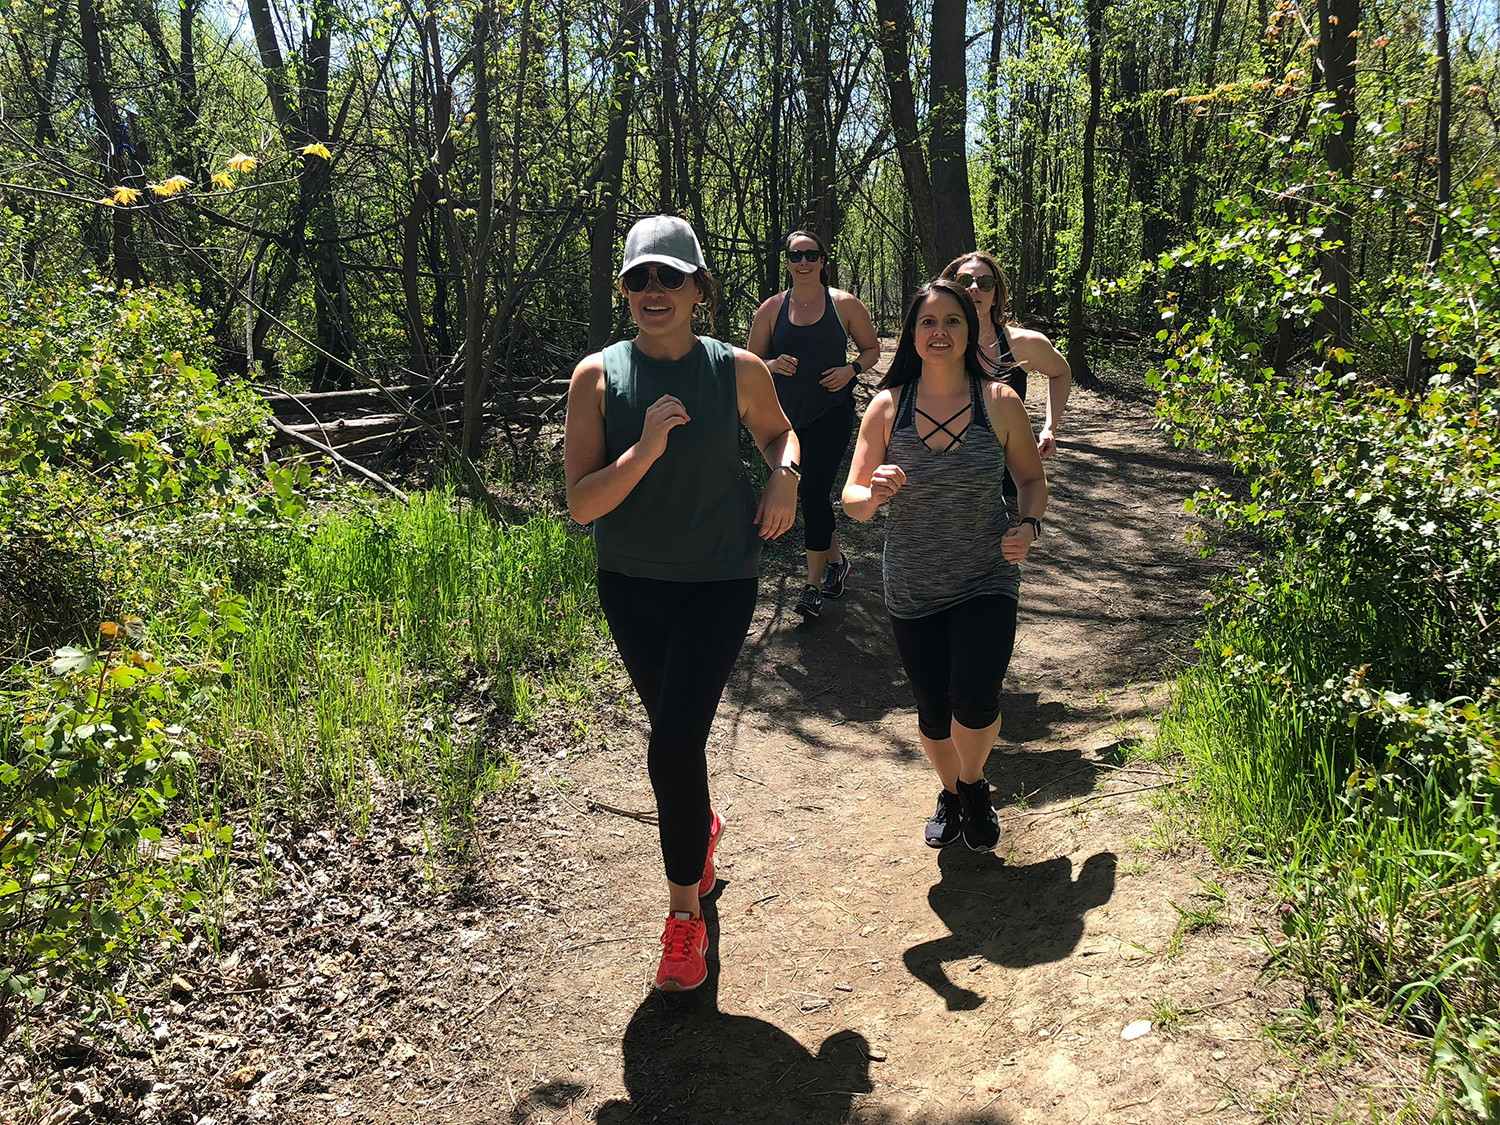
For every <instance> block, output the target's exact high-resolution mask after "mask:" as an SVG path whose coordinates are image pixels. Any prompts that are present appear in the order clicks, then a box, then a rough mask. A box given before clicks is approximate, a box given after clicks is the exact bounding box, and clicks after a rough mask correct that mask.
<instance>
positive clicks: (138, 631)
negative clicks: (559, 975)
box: [0, 285, 600, 1042]
mask: <svg viewBox="0 0 1500 1125" xmlns="http://www.w3.org/2000/svg"><path fill="white" fill-rule="evenodd" d="M10 299H11V301H12V304H11V305H10V306H9V307H8V308H6V309H4V310H0V311H3V313H4V315H3V316H0V360H3V361H4V362H3V367H0V371H3V374H4V385H3V386H0V391H3V395H0V575H5V574H16V575H19V576H20V579H21V581H19V582H17V583H14V584H10V585H7V587H6V595H7V596H6V597H4V598H0V611H3V616H4V621H3V624H4V625H5V626H6V628H5V631H4V634H3V638H0V660H3V661H5V663H4V664H0V1042H3V1041H4V1040H5V1039H6V1037H7V1036H8V1035H9V1034H10V1033H11V1032H12V1031H13V1030H14V1028H15V1027H16V1026H17V1022H18V1019H19V1018H20V1017H21V1016H22V1015H24V1014H25V1013H26V1012H27V1011H33V1010H36V1009H37V1007H38V1006H40V1005H42V1004H44V1003H46V1002H48V1000H49V998H50V999H53V1000H56V999H59V998H66V999H67V1002H70V1003H73V1004H75V1005H76V1006H80V1007H83V1008H86V1009H87V1008H90V1006H91V1005H92V1006H98V1005H100V1004H103V1005H107V1006H116V1007H117V1006H119V1005H122V1004H124V1003H125V1001H124V1000H123V998H122V997H121V996H119V995H116V994H115V992H114V990H113V989H112V985H111V982H112V981H114V980H117V979H119V973H120V971H121V969H122V968H124V967H127V966H129V965H130V964H131V963H133V961H135V960H140V959H146V958H150V957H153V956H156V955H158V954H159V953H160V951H161V949H162V944H163V943H170V942H172V941H175V940H177V939H178V938H180V937H181V936H182V934H183V932H184V931H185V930H187V929H188V927H189V925H190V924H191V923H194V922H202V923H203V924H204V925H206V926H208V927H209V928H210V929H211V926H212V918H213V917H214V916H215V915H216V913H217V912H218V911H219V910H220V909H221V908H222V902H223V896H224V894H225V892H226V890H228V889H229V888H228V884H227V881H226V880H227V878H228V874H229V867H228V865H227V863H226V859H227V857H228V856H229V855H231V854H239V855H241V856H249V857H252V858H253V857H254V855H255V854H256V849H257V847H258V846H259V844H258V840H259V838H260V837H262V836H263V834H264V833H265V832H266V831H267V829H268V826H269V825H270V824H271V823H272V822H273V821H274V822H279V823H292V824H297V823H301V824H304V825H310V824H313V823H322V822H324V821H326V820H327V819H328V818H329V817H330V816H333V817H337V818H342V819H343V821H344V822H345V823H346V825H348V827H349V828H350V829H352V830H356V831H358V830H362V829H363V828H364V827H365V826H366V825H367V824H368V823H369V820H370V818H371V817H372V816H374V815H378V814H379V813H381V812H383V811H386V810H387V809H390V808H392V807H395V806H392V805H391V804H390V803H389V802H386V801H382V800H381V799H380V794H381V793H382V792H388V791H394V794H395V796H396V798H397V803H398V806H399V808H400V809H401V810H402V811H401V815H414V816H415V817H416V818H417V820H418V821H419V822H420V824H421V825H422V828H423V833H424V835H425V836H426V837H427V839H428V840H429V841H430V852H431V861H432V862H431V865H430V869H431V870H433V871H434V873H435V874H436V875H439V876H442V877H446V876H443V873H444V872H451V873H453V874H455V875H457V876H458V877H459V878H463V874H462V873H463V870H464V869H465V867H466V866H467V865H469V864H470V863H471V862H472V860H473V858H474V847H475V825H476V815H477V810H478V807H479V803H480V801H481V800H482V799H483V797H484V796H485V795H486V794H487V793H490V792H493V791H495V790H496V789H498V788H501V787H503V786H505V785H507V784H510V783H511V782H512V781H514V780H515V778H516V777H517V774H518V772H519V769H520V763H519V762H518V760H517V759H516V757H515V756H514V755H513V753H512V751H511V749H510V747H513V746H514V745H516V744H517V742H518V738H517V733H518V732H523V731H534V729H535V725H536V723H537V722H538V720H539V718H540V716H541V715H542V714H543V708H544V705H545V703H546V701H547V699H548V698H549V697H550V696H552V695H554V694H556V695H559V696H563V697H567V698H576V697H577V695H578V693H579V691H580V684H581V683H582V682H584V681H585V679H586V673H587V671H588V670H589V669H590V668H591V667H592V663H591V662H592V660H593V658H594V655H595V652H596V645H595V641H596V637H597V634H598V630H599V620H600V619H599V613H598V609H597V604H596V601H595V597H594V594H593V584H592V581H591V580H590V576H591V572H592V569H593V562H592V558H593V555H592V546H591V544H590V543H589V541H588V540H587V538H586V537H583V536H580V535H577V534H574V533H572V532H570V530H569V528H568V527H567V525H566V524H565V523H564V522H563V521H561V520H559V519H557V518H556V517H554V516H550V515H538V516H535V517H534V518H531V519H529V520H526V521H525V522H521V523H512V524H506V525H502V524H498V523H495V522H493V521H491V520H489V519H488V518H487V517H486V516H484V515H483V514H481V513H479V512H477V511H476V510H475V509H474V508H473V507H471V506H469V505H467V504H466V503H463V502H461V501H460V500H459V499H458V498H457V497H455V496H454V495H453V494H451V493H449V492H447V491H443V490H437V491H432V492H427V493H417V494H414V495H413V496H412V497H411V502H410V503H409V504H408V505H402V504H400V503H397V502H395V501H389V500H384V499H382V500H379V501H374V500H371V499H369V498H368V497H366V496H364V495H363V494H361V493H357V492H351V491H347V490H344V489H342V488H340V487H338V486H335V485H333V484H329V483H327V482H324V481H321V480H315V479H314V478H313V477H312V475H311V474H310V473H309V471H308V470H307V469H306V468H305V467H304V468H300V469H291V468H284V467H282V466H279V465H278V464H277V463H276V462H274V461H267V460H265V459H264V458H263V451H264V449H265V436H264V435H265V433H266V428H265V426H264V422H263V419H264V413H265V410H264V406H263V405H262V404H261V403H260V400H259V399H258V397H257V396H256V395H255V394H254V392H253V391H251V390H250V389H249V388H248V387H247V386H245V385H244V384H243V383H239V382H237V381H234V380H221V379H219V378H218V377H217V376H216V375H215V374H214V373H213V372H212V370H211V367H210V364H209V362H208V360H207V358H206V350H205V345H204V339H205V332H204V327H205V323H204V321H203V318H202V315H201V314H200V313H199V312H198V311H197V310H196V309H194V308H193V307H192V305H191V304H190V303H189V302H187V301H186V300H184V299H182V298H181V297H180V296H178V295H176V294H174V293H172V292H169V291H164V290H120V291H117V290H115V289H113V288H111V287H109V286H106V285H93V286H89V287H78V288H74V289H66V290H57V291H47V292H43V291H40V290H30V291H21V292H18V293H12V294H11V295H10ZM507 729H509V730H511V731H512V734H511V735H509V736H506V735H505V732H506V730H507ZM235 826H247V827H248V828H249V830H250V835H249V838H237V837H236V833H235V831H234V827H235Z"/></svg>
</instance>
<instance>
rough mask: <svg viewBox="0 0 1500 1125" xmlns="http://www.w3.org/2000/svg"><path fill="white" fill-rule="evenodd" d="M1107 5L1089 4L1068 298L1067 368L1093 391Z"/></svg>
mask: <svg viewBox="0 0 1500 1125" xmlns="http://www.w3.org/2000/svg"><path fill="white" fill-rule="evenodd" d="M1104 2H1105V0H1088V41H1089V115H1088V119H1087V120H1086V121H1085V122H1084V126H1083V244H1082V246H1081V247H1080V248H1079V251H1078V268H1077V269H1076V270H1074V272H1073V286H1072V291H1071V293H1070V295H1069V298H1068V366H1069V367H1071V368H1072V369H1073V378H1074V379H1075V380H1077V382H1078V384H1079V385H1080V386H1083V387H1090V388H1094V389H1097V388H1098V386H1099V380H1098V379H1097V378H1096V377H1095V376H1094V373H1093V370H1092V369H1091V368H1090V366H1089V355H1088V327H1087V325H1086V324H1085V322H1084V318H1083V298H1084V290H1085V289H1086V288H1087V287H1088V280H1089V270H1090V268H1091V267H1092V266H1093V262H1094V237H1095V230H1094V227H1095V222H1096V203H1095V197H1094V140H1095V134H1096V133H1097V132H1098V129H1099V104H1100V101H1101V96H1102V86H1103V81H1102V75H1101V73H1100V70H1101V66H1100V61H1101V57H1102V56H1103V53H1104Z"/></svg>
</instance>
